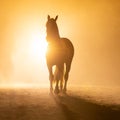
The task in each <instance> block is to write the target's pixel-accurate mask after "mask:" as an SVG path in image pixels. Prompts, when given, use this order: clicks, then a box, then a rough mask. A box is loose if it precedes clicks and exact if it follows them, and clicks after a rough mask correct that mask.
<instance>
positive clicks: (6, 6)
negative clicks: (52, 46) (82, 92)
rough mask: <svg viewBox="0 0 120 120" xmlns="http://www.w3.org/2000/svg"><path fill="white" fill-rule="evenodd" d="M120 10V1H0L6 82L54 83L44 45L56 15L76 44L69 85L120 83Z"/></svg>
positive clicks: (1, 67)
mask: <svg viewBox="0 0 120 120" xmlns="http://www.w3.org/2000/svg"><path fill="white" fill-rule="evenodd" d="M119 12H120V1H119V0H109V1H108V0H101V1H95V0H0V82H1V83H4V84H6V83H7V84H9V83H27V84H33V83H34V84H46V83H47V84H48V83H49V80H48V71H47V68H46V64H45V58H43V57H44V55H43V56H42V57H40V56H39V55H40V54H39V52H40V53H41V52H42V51H43V49H42V48H41V47H42V46H43V45H42V46H39V45H40V44H44V43H45V23H46V20H47V15H48V14H50V15H51V17H55V16H56V15H59V17H58V21H57V23H58V27H59V31H60V35H61V37H62V36H63V37H67V38H69V39H70V40H71V41H72V42H73V44H74V46H75V56H74V59H73V64H72V69H71V72H70V79H69V84H79V85H86V84H87V85H120V13H119ZM41 41H42V42H41ZM43 41H44V42H43ZM33 42H34V43H33ZM32 44H35V46H37V45H38V46H37V49H36V48H35V49H36V50H35V52H33V50H34V47H35V46H33V47H30V48H29V46H30V45H32ZM30 51H31V52H30ZM32 52H33V53H32Z"/></svg>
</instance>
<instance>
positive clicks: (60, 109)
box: [0, 88, 120, 120]
mask: <svg viewBox="0 0 120 120" xmlns="http://www.w3.org/2000/svg"><path fill="white" fill-rule="evenodd" d="M80 92H82V90H81V91H80ZM80 92H75V91H73V90H70V91H68V93H67V95H63V94H60V95H50V94H49V89H48V88H21V89H20V88H19V89H18V88H1V89H0V120H120V106H119V104H117V105H114V104H111V105H110V104H109V105H107V104H100V102H96V101H95V100H93V97H92V99H88V98H90V97H89V95H88V96H87V95H85V94H83V93H80ZM85 96H87V97H85ZM97 99H98V98H97ZM98 101H99V100H98Z"/></svg>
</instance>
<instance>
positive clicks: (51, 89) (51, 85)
mask: <svg viewBox="0 0 120 120" xmlns="http://www.w3.org/2000/svg"><path fill="white" fill-rule="evenodd" d="M48 70H49V81H50V92H52V91H53V79H54V75H53V72H52V66H50V67H48Z"/></svg>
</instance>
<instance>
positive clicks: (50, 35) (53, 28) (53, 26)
mask: <svg viewBox="0 0 120 120" xmlns="http://www.w3.org/2000/svg"><path fill="white" fill-rule="evenodd" d="M57 19H58V16H56V17H55V18H50V15H48V17H47V23H46V33H47V36H46V39H47V41H48V42H52V41H55V40H58V39H59V38H60V36H59V30H58V26H57V23H56V21H57Z"/></svg>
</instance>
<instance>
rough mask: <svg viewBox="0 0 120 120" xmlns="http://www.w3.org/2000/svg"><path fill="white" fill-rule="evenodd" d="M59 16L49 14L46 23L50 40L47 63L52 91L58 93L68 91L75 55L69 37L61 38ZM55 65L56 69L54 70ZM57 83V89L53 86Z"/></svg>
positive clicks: (48, 40) (47, 38)
mask: <svg viewBox="0 0 120 120" xmlns="http://www.w3.org/2000/svg"><path fill="white" fill-rule="evenodd" d="M57 18H58V16H56V17H55V18H50V16H49V15H48V18H47V23H46V33H47V36H46V40H47V42H48V47H47V52H46V63H47V67H48V71H49V80H50V92H53V90H54V93H55V94H58V93H59V92H60V91H62V92H64V93H65V92H66V90H67V81H68V77H69V72H70V68H71V63H72V59H73V56H74V47H73V44H72V43H71V41H70V40H69V39H67V38H61V37H60V35H59V30H58V26H57V24H56V20H57ZM53 66H55V70H53ZM53 83H55V84H56V85H55V89H54V86H53Z"/></svg>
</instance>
